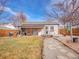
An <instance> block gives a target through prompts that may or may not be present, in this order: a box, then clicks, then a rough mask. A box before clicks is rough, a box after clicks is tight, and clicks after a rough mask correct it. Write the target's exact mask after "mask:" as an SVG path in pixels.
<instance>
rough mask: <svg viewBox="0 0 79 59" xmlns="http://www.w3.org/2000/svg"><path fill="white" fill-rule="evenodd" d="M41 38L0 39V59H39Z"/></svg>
mask: <svg viewBox="0 0 79 59" xmlns="http://www.w3.org/2000/svg"><path fill="white" fill-rule="evenodd" d="M42 43H43V42H42V38H40V37H33V36H30V37H17V38H0V59H41V49H42Z"/></svg>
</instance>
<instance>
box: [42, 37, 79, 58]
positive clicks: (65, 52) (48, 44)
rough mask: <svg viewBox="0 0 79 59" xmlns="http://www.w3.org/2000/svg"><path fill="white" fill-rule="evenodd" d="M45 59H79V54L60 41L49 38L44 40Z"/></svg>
mask: <svg viewBox="0 0 79 59" xmlns="http://www.w3.org/2000/svg"><path fill="white" fill-rule="evenodd" d="M43 59H79V54H77V53H75V52H74V51H72V50H71V49H69V48H68V47H66V46H64V45H63V44H62V43H60V42H59V41H57V40H55V39H53V38H48V39H45V40H44V50H43Z"/></svg>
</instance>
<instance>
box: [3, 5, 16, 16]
mask: <svg viewBox="0 0 79 59" xmlns="http://www.w3.org/2000/svg"><path fill="white" fill-rule="evenodd" d="M4 11H6V12H9V13H11V14H13V15H16V14H17V13H16V12H14V11H13V10H12V9H11V8H9V7H4Z"/></svg>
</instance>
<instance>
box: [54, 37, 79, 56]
mask: <svg viewBox="0 0 79 59" xmlns="http://www.w3.org/2000/svg"><path fill="white" fill-rule="evenodd" d="M55 39H57V40H59V41H60V42H61V43H63V44H64V45H66V46H67V47H69V48H71V49H72V50H74V51H75V52H76V53H78V54H79V41H78V42H72V40H71V38H70V36H65V37H64V36H63V37H55Z"/></svg>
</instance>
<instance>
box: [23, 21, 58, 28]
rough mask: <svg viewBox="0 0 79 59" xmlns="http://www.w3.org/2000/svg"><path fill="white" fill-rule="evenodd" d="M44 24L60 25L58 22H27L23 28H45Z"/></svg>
mask: <svg viewBox="0 0 79 59" xmlns="http://www.w3.org/2000/svg"><path fill="white" fill-rule="evenodd" d="M44 25H59V24H58V23H56V22H27V23H24V24H22V28H43V27H44Z"/></svg>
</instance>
